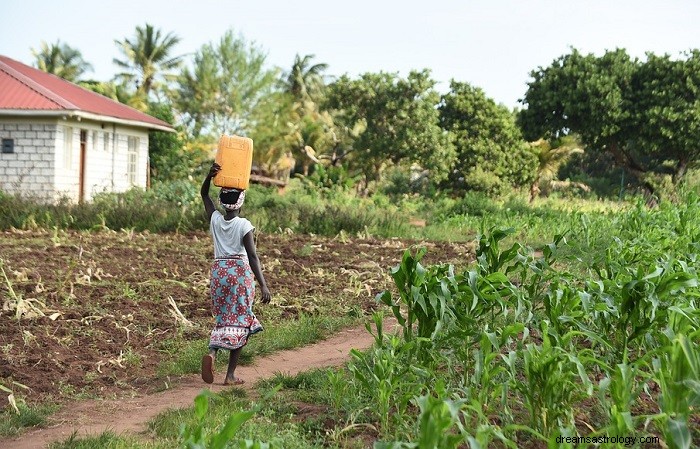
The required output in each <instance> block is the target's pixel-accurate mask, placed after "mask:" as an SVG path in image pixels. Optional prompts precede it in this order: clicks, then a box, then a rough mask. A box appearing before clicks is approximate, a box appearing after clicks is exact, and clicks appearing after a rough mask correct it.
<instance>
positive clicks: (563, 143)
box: [530, 136, 583, 202]
mask: <svg viewBox="0 0 700 449" xmlns="http://www.w3.org/2000/svg"><path fill="white" fill-rule="evenodd" d="M530 151H532V153H533V154H534V155H535V156H537V162H538V164H537V174H536V175H535V180H534V181H533V182H532V184H531V185H530V202H532V201H534V200H535V198H536V197H537V196H538V195H539V194H540V183H541V182H544V181H551V180H552V179H553V178H554V177H555V176H556V175H557V172H558V171H559V168H560V167H561V166H562V165H564V164H565V163H566V162H567V161H568V160H569V159H571V157H572V156H573V155H574V154H581V153H583V149H581V148H580V144H579V142H578V141H577V140H576V137H574V136H565V137H563V138H562V139H560V140H559V142H558V145H557V146H556V147H554V148H553V147H552V144H551V143H550V142H549V141H546V140H544V139H540V140H538V141H536V142H530Z"/></svg>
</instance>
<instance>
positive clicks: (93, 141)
mask: <svg viewBox="0 0 700 449" xmlns="http://www.w3.org/2000/svg"><path fill="white" fill-rule="evenodd" d="M90 149H91V150H93V151H94V150H96V149H97V131H92V148H90Z"/></svg>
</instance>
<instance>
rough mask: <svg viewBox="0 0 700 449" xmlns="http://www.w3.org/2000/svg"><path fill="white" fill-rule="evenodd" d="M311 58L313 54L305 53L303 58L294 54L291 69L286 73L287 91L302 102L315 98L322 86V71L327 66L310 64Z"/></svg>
mask: <svg viewBox="0 0 700 449" xmlns="http://www.w3.org/2000/svg"><path fill="white" fill-rule="evenodd" d="M313 58H314V55H306V56H304V57H303V58H302V57H300V56H299V55H296V56H295V57H294V64H293V65H292V70H291V71H290V72H289V73H288V74H287V77H286V80H285V83H284V84H285V89H286V90H287V92H289V93H290V94H292V96H293V97H294V100H295V101H297V102H299V103H302V104H303V103H304V102H305V101H308V100H311V101H313V100H316V99H317V97H318V95H319V94H320V93H321V91H322V90H323V87H324V79H323V71H324V70H326V69H327V68H328V64H323V63H321V64H313V65H311V60H312V59H313Z"/></svg>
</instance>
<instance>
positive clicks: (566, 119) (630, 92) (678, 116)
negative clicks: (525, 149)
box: [519, 49, 700, 193]
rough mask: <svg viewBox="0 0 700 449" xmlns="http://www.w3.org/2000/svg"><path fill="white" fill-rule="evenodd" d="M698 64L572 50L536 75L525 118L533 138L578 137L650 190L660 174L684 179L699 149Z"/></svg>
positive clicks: (690, 57)
mask: <svg viewBox="0 0 700 449" xmlns="http://www.w3.org/2000/svg"><path fill="white" fill-rule="evenodd" d="M699 63H700V59H699V56H698V51H693V52H690V53H689V54H687V55H685V58H679V59H672V58H671V57H669V56H661V57H659V56H654V55H653V54H648V55H647V59H646V61H642V60H639V59H633V58H631V57H630V56H629V55H628V54H627V52H626V51H625V50H622V49H618V50H615V51H608V52H606V53H605V54H604V55H602V56H600V57H598V56H595V55H593V54H587V55H584V54H581V53H580V52H578V51H577V50H575V49H574V50H572V52H571V53H570V54H568V55H564V56H562V57H560V58H558V59H556V60H555V61H554V62H553V63H552V64H551V65H550V66H549V67H546V68H539V69H537V70H535V71H533V72H532V73H531V76H532V78H533V80H532V81H531V82H530V83H528V90H527V92H526V94H525V98H524V99H523V104H524V105H525V109H523V110H522V111H521V113H520V116H519V119H520V123H521V124H522V127H523V130H524V132H525V135H526V137H527V138H528V139H530V140H537V139H539V138H540V137H544V138H545V139H550V138H558V137H561V136H563V135H567V134H570V133H576V134H578V135H579V136H580V138H581V142H582V143H583V144H584V146H585V147H586V149H587V151H593V152H606V153H609V154H610V155H611V156H612V157H613V158H614V160H615V161H616V163H617V164H618V165H620V166H621V167H624V169H625V170H626V171H628V172H629V173H631V174H633V175H635V176H636V178H637V179H638V180H639V182H640V183H641V184H642V185H643V186H644V187H645V188H646V189H647V190H648V191H649V192H650V193H653V192H654V191H655V185H656V183H655V181H654V179H655V178H656V177H658V175H663V174H668V175H671V176H672V178H673V180H674V181H675V182H678V181H680V180H681V179H682V177H683V174H684V173H685V170H686V169H687V168H688V166H689V165H692V164H693V163H695V162H697V160H698V155H699V150H700V145H699V144H698V142H700V107H698V106H699V105H700V70H699Z"/></svg>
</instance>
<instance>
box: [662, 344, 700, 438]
mask: <svg viewBox="0 0 700 449" xmlns="http://www.w3.org/2000/svg"><path fill="white" fill-rule="evenodd" d="M693 337H695V338H697V337H698V333H696V335H694V336H693ZM692 341H693V340H692V339H689V338H688V337H686V336H685V335H683V334H678V335H676V336H675V337H674V339H673V340H672V341H671V343H670V345H669V347H668V348H667V349H666V351H664V353H663V354H662V356H661V357H660V358H659V359H656V360H654V374H655V378H656V380H657V382H658V384H659V388H660V390H661V393H660V397H659V400H658V404H659V408H660V410H661V413H660V414H659V415H658V416H655V417H654V419H655V420H656V421H657V422H660V423H661V430H662V433H663V435H664V439H665V440H666V444H667V445H668V446H669V447H670V448H672V449H676V448H677V449H686V448H690V447H691V445H692V436H691V433H690V429H689V427H688V424H689V416H690V414H691V412H692V411H693V410H695V409H697V407H699V406H700V351H698V349H697V345H695V344H693V342H692Z"/></svg>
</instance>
